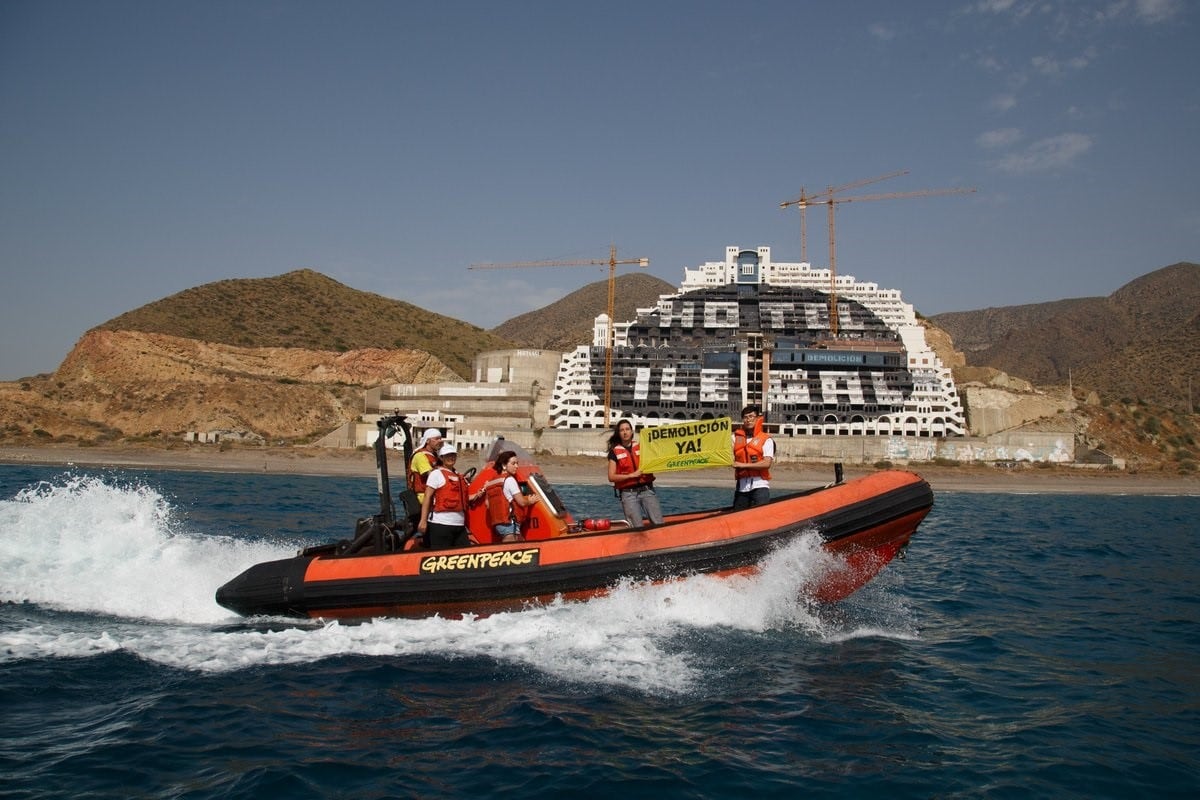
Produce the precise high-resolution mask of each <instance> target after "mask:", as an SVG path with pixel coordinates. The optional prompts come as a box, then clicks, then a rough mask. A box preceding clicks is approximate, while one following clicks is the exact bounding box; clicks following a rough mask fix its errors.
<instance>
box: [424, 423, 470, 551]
mask: <svg viewBox="0 0 1200 800" xmlns="http://www.w3.org/2000/svg"><path fill="white" fill-rule="evenodd" d="M437 455H438V458H439V459H440V460H441V462H442V465H441V466H440V467H434V468H433V469H432V470H430V471H429V481H428V483H426V484H425V499H424V500H422V501H421V521H420V522H418V523H417V530H418V531H419V532H420V533H421V535H422V536H424V537H425V542H426V544H428V546H429V549H430V550H446V549H449V548H451V547H466V546H467V545H469V544H471V543H472V542H471V535H470V534H469V533H468V532H467V506H468V505H470V504H471V503H474V502H477V501H479V500H480V499H482V498H483V490H480V491H478V492H476V493H475V494H474V495H472V496H468V494H469V492H470V489H468V488H467V481H466V479H465V478H464V477H463V476H462V475H459V474H458V473H457V472H455V471H454V465H455V464H457V463H458V451H457V450H455V449H454V445H452V444H444V445H442V448H441V449H440V450H438V453H437Z"/></svg>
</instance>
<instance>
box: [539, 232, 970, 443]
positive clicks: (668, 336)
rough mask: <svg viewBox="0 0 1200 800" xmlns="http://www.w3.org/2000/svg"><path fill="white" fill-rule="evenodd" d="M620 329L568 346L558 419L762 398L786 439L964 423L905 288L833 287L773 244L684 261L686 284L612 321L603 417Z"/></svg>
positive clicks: (710, 410)
mask: <svg viewBox="0 0 1200 800" xmlns="http://www.w3.org/2000/svg"><path fill="white" fill-rule="evenodd" d="M831 296H834V297H836V302H831V300H830V298H831ZM831 307H832V308H835V309H836V316H835V317H834V319H836V325H835V324H831ZM609 326H610V322H609V320H608V318H607V315H604V314H601V315H600V316H599V317H597V318H596V324H595V327H594V332H593V340H592V344H591V345H582V346H580V347H577V348H576V349H575V350H574V351H572V352H570V353H565V354H564V355H563V358H562V363H561V364H560V366H559V369H558V374H557V377H556V379H555V382H554V393H553V395H552V396H551V400H550V419H551V425H552V427H554V428H566V429H571V428H607V427H609V426H611V425H612V423H613V422H615V421H616V420H617V419H619V418H621V417H628V418H630V419H632V420H633V421H634V423H635V424H636V425H638V426H643V425H656V424H661V423H664V422H670V421H675V420H685V419H706V418H712V417H719V416H726V415H735V416H736V414H737V413H738V411H739V410H740V409H741V407H742V406H743V405H749V404H752V403H753V404H757V405H759V406H762V407H763V409H764V411H765V412H766V415H767V418H768V419H769V420H770V421H771V423H772V425H773V428H774V429H775V430H776V431H777V432H778V433H779V434H781V435H785V436H786V435H808V436H897V435H898V436H916V437H955V436H963V435H966V432H967V431H966V417H965V413H964V411H963V406H962V403H961V401H960V399H959V396H958V392H957V390H956V388H955V385H954V379H953V377H952V375H951V372H950V368H949V367H947V366H946V365H944V364H942V362H941V360H940V359H939V358H938V357H937V355H936V354H935V353H934V352H933V349H932V348H931V347H930V346H929V345H928V344H927V342H926V341H925V331H924V328H922V327H921V325H920V324H919V323H918V321H917V318H916V314H915V312H914V311H913V308H912V306H911V305H909V304H907V303H905V302H904V301H903V299H902V298H901V295H900V292H899V290H895V289H880V288H879V286H878V284H875V283H868V282H860V281H858V280H856V279H855V278H854V277H853V276H851V275H839V276H837V277H836V279H835V280H834V281H833V284H832V288H831V282H830V271H829V270H827V269H813V268H812V266H811V265H809V264H807V263H775V262H773V261H772V260H771V248H769V247H765V246H764V247H758V248H756V249H753V250H747V249H742V248H740V247H737V246H731V247H727V248H726V250H725V260H724V261H714V262H708V263H706V264H703V265H701V266H700V267H698V268H697V269H694V270H693V269H687V268H685V269H684V280H683V283H682V284H681V286H680V291H679V292H678V293H676V294H671V295H662V296H661V297H660V298H659V300H658V303H657V305H655V306H654V307H652V308H644V309H638V315H637V319H635V320H633V321H631V322H625V323H618V324H616V325H615V326H613V342H614V346H613V353H612V378H611V409H610V413H609V418H608V419H605V416H604V406H603V401H602V399H601V398H602V397H603V394H604V373H605V363H606V352H605V350H606V347H605V343H606V342H607V340H608V330H609Z"/></svg>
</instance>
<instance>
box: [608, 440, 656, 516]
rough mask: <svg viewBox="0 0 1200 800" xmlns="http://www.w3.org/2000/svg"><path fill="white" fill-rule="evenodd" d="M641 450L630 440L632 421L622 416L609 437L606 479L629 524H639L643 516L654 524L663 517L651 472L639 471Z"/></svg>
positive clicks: (640, 469)
mask: <svg viewBox="0 0 1200 800" xmlns="http://www.w3.org/2000/svg"><path fill="white" fill-rule="evenodd" d="M641 463H642V453H641V448H640V447H639V446H638V443H637V442H635V441H634V440H633V423H632V422H630V421H629V420H627V419H623V420H621V421H620V422H618V423H617V426H616V427H615V428H613V432H612V435H611V436H609V437H608V481H609V483H611V484H612V485H613V490H614V491H615V492H616V493H617V497H619V498H620V500H621V509H622V510H623V511H624V512H625V519H627V520H629V524H630V526H631V527H634V528H640V527H642V521H643V519H645V518H649V520H650V521H651V522H652V523H654V524H655V525H661V524H662V521H663V513H662V506H661V505H659V502H658V495H657V494H655V492H654V475H653V474H651V473H649V472H642V468H641Z"/></svg>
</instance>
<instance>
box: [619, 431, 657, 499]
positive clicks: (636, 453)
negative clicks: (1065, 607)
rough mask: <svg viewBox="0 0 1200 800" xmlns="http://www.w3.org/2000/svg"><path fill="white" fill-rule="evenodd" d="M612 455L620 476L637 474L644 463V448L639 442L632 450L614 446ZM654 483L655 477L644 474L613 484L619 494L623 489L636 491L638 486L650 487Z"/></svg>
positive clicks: (621, 479) (635, 443) (634, 444)
mask: <svg viewBox="0 0 1200 800" xmlns="http://www.w3.org/2000/svg"><path fill="white" fill-rule="evenodd" d="M612 454H613V457H614V459H615V460H616V463H617V474H618V475H632V474H633V473H635V472H637V468H638V465H639V464H641V463H642V448H641V446H640V445H639V443H638V442H634V443H633V447H632V448H628V447H626V446H625V445H623V444H617V445H613V449H612ZM652 483H654V476H653V475H647V474H645V473H642V474H641V475H640V476H638V477H636V478H619V479H617V480H616V481H614V482H613V487H614V488H616V490H617V491H618V492H619V491H621V490H622V489H634V488H636V487H638V486H649V485H650V484H652Z"/></svg>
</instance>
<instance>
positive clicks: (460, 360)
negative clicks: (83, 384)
mask: <svg viewBox="0 0 1200 800" xmlns="http://www.w3.org/2000/svg"><path fill="white" fill-rule="evenodd" d="M99 329H101V330H109V331H142V332H143V333H163V334H166V335H168V336H176V337H179V338H181V339H195V340H197V341H200V342H213V343H216V344H227V345H233V346H235V347H277V348H299V349H302V350H318V351H332V352H335V353H345V352H347V351H350V350H362V349H376V350H379V349H382V350H388V349H401V350H404V349H408V350H425V351H427V352H429V353H430V354H431V355H432V356H433V357H434V358H436V359H437V360H438V361H440V362H442V363H443V364H445V365H446V366H447V367H449V368H450V369H451V370H453V371H454V372H455V373H456V374H457V375H459V376H461V377H462V378H464V379H465V378H467V377H469V376H470V373H471V361H472V359H474V357H475V355H476V354H477V353H479V352H481V351H483V350H499V349H504V348H506V347H512V343H511V342H508V341H506V340H504V339H503V338H501V337H499V336H496V335H494V334H491V333H488V332H487V331H485V330H483V329H482V328H478V327H476V326H474V325H471V324H469V323H466V322H462V321H461V320H456V319H453V318H451V317H446V316H442V315H441V314H435V313H433V312H432V311H426V310H425V309H423V308H420V307H418V306H414V305H412V304H410V303H405V302H402V301H399V300H390V299H388V298H386V297H382V296H380V295H377V294H372V293H370V292H363V291H359V290H358V289H351V288H350V287H348V286H345V285H343V284H341V283H338V282H337V281H335V280H333V279H332V278H328V277H326V276H324V275H322V274H320V273H319V272H314V271H313V270H310V269H301V270H296V271H295V272H288V273H286V274H284V275H279V276H277V277H274V278H253V279H251V278H239V279H233V280H226V281H217V282H215V283H206V284H204V285H202V286H197V287H195V288H193V289H186V290H184V291H182V292H179V293H177V294H173V295H171V296H170V297H165V298H163V299H162V300H157V301H155V302H153V303H149V304H147V305H144V306H142V307H141V308H137V309H134V310H133V311H129V312H127V313H125V314H122V315H121V316H119V317H114V318H113V319H111V320H109V321H108V322H106V323H104V324H103V325H100V326H99ZM430 331H439V332H441V335H439V336H430V335H429V332H430Z"/></svg>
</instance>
